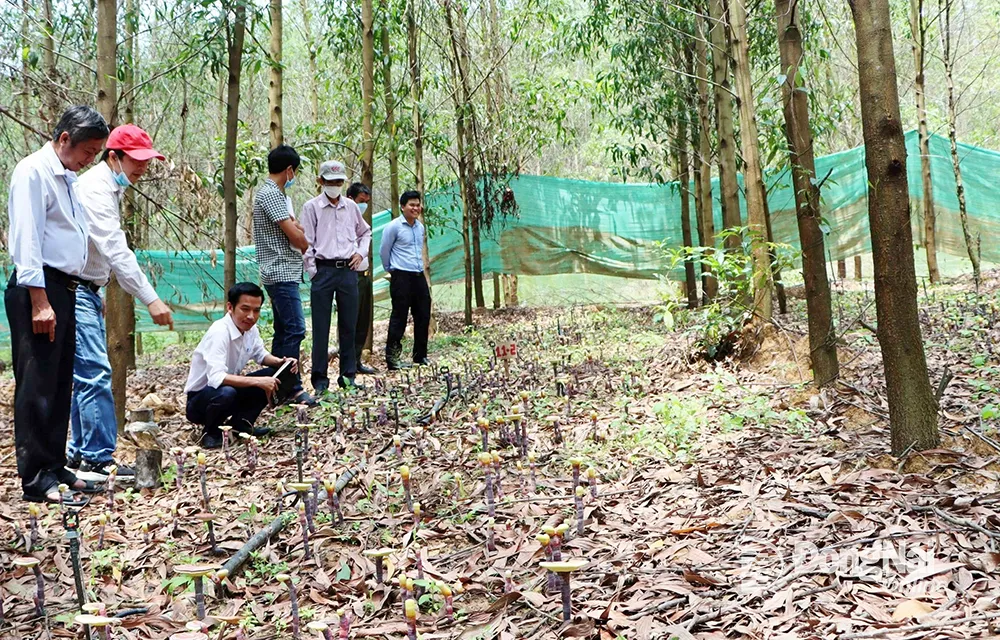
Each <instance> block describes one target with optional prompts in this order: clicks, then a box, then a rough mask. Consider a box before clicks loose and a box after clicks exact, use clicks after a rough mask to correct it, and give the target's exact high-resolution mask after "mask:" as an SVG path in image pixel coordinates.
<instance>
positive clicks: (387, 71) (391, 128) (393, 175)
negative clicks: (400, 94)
mask: <svg viewBox="0 0 1000 640" xmlns="http://www.w3.org/2000/svg"><path fill="white" fill-rule="evenodd" d="M382 11H383V13H384V14H385V24H383V25H382V29H381V31H382V87H383V91H384V96H385V98H384V99H385V131H386V135H387V136H388V143H389V194H390V196H391V198H392V202H390V210H391V212H392V217H393V218H397V217H399V154H398V150H397V148H396V106H395V96H394V95H393V90H392V49H391V48H390V47H389V25H390V24H391V22H392V21H391V20H390V16H389V0H382Z"/></svg>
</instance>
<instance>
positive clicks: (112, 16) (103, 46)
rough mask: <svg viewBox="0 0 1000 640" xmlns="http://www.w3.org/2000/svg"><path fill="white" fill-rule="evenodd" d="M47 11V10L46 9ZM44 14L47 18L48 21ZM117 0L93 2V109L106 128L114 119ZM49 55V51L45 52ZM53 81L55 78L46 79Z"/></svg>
mask: <svg viewBox="0 0 1000 640" xmlns="http://www.w3.org/2000/svg"><path fill="white" fill-rule="evenodd" d="M50 10H51V9H50ZM50 19H51V18H50V16H47V21H48V20H50ZM117 38H118V2H117V0H98V2H97V110H98V111H100V112H101V115H103V116H104V119H105V120H107V122H108V126H109V127H114V126H115V125H116V124H117V122H118V60H117V59H116V56H117V52H118V40H117ZM49 54H50V55H51V52H49ZM50 80H55V78H54V77H53V78H50Z"/></svg>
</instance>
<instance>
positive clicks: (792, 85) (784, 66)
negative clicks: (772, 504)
mask: <svg viewBox="0 0 1000 640" xmlns="http://www.w3.org/2000/svg"><path fill="white" fill-rule="evenodd" d="M798 9H799V7H798V4H797V0H777V1H776V2H775V12H776V13H777V17H778V46H779V49H780V52H781V73H782V75H783V76H784V77H785V82H784V83H783V84H782V86H781V92H782V97H783V98H784V108H785V109H784V110H785V133H786V135H787V137H788V149H789V153H790V156H791V158H790V161H791V166H792V184H793V187H794V189H795V209H796V219H797V222H798V227H799V245H800V246H801V247H802V278H803V280H804V284H805V291H806V314H807V316H808V320H809V358H810V361H811V363H812V369H813V382H815V384H816V386H817V387H823V386H826V385H828V384H831V383H833V382H834V381H835V380H836V379H837V377H838V376H839V375H840V364H839V363H838V362H837V336H836V333H835V332H834V329H833V303H832V300H831V297H830V282H829V280H828V279H827V276H826V248H825V238H824V236H823V230H822V228H821V227H820V222H821V216H820V194H819V187H817V185H816V162H815V155H814V150H813V139H812V129H811V128H810V126H809V94H808V93H807V92H806V88H805V86H804V80H801V79H800V78H799V66H800V65H801V63H802V56H803V53H802V32H801V30H800V28H799V10H798Z"/></svg>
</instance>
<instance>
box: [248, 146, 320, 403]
mask: <svg viewBox="0 0 1000 640" xmlns="http://www.w3.org/2000/svg"><path fill="white" fill-rule="evenodd" d="M300 163H301V161H300V159H299V154H298V153H297V152H296V151H295V149H293V148H292V147H290V146H288V145H285V144H283V145H279V146H277V147H275V148H274V149H272V150H271V152H270V153H269V154H267V172H268V176H267V180H265V181H264V184H263V185H262V186H261V187H260V189H258V190H257V194H256V195H255V196H254V199H253V239H254V244H255V245H256V248H257V263H258V265H259V266H260V282H261V284H263V285H264V289H266V290H267V293H268V295H269V296H271V312H272V313H273V315H274V325H273V326H274V337H273V338H272V339H271V354H272V355H274V356H276V357H278V358H295V359H296V360H298V359H299V350H300V347H301V345H302V340H303V339H305V337H306V318H305V314H304V313H303V312H302V298H301V297H300V296H299V285H300V284H301V283H302V252H303V251H305V250H306V249H308V248H309V243H308V242H307V241H306V236H305V233H304V232H303V229H302V225H301V224H299V222H298V221H297V220H295V215H294V213H293V210H292V200H291V198H289V197H288V195H287V191H288V190H289V189H291V188H292V185H293V184H294V183H295V173H296V172H297V171H298V169H299V164H300ZM289 398H290V400H289V401H290V402H299V403H303V404H307V405H310V406H312V405H315V404H316V401H315V400H314V399H313V397H312V396H310V395H309V394H308V393H307V392H306V391H304V390H303V389H302V383H301V381H300V380H299V377H298V374H296V376H295V383H294V387H293V389H292V390H291V394H290V396H289Z"/></svg>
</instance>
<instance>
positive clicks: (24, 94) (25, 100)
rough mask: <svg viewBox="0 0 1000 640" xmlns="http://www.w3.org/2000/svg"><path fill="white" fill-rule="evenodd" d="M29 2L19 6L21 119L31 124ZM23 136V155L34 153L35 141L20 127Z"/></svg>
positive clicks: (26, 129)
mask: <svg viewBox="0 0 1000 640" xmlns="http://www.w3.org/2000/svg"><path fill="white" fill-rule="evenodd" d="M31 6H32V5H31V0H23V2H22V4H21V43H20V44H21V56H20V57H21V119H22V120H24V121H25V122H27V123H29V124H30V123H31V120H32V118H31V106H30V105H31V80H30V74H29V73H28V64H29V63H28V51H30V50H31V29H30V26H29V21H30V19H31V13H32V11H31ZM21 134H22V135H23V136H24V155H28V154H30V153H33V152H34V151H35V146H36V142H37V141H36V140H34V139H33V138H34V136H33V135H32V133H31V131H30V130H29V129H28V128H27V127H21Z"/></svg>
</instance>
